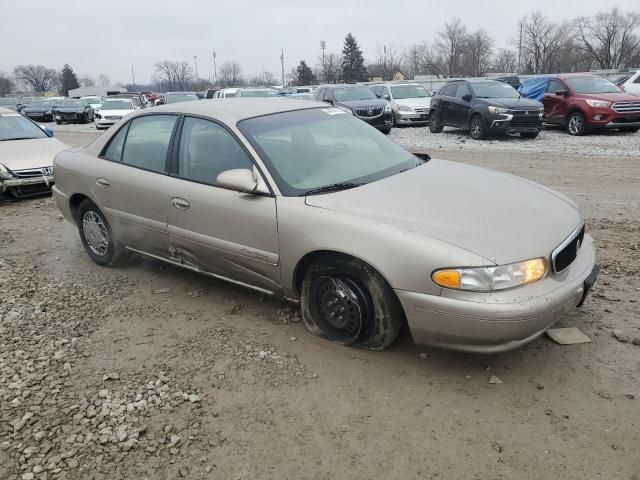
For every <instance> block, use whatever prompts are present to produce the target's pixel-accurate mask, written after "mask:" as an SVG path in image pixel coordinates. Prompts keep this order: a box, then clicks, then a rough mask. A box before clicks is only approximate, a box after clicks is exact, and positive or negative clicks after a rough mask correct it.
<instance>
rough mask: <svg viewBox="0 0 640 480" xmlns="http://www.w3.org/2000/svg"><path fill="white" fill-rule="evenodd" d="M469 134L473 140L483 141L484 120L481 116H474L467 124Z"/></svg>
mask: <svg viewBox="0 0 640 480" xmlns="http://www.w3.org/2000/svg"><path fill="white" fill-rule="evenodd" d="M469 134H470V135H471V138H473V139H474V140H484V139H485V138H486V137H487V132H486V128H485V126H484V118H482V116H481V115H474V116H473V117H471V122H469Z"/></svg>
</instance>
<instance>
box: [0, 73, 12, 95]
mask: <svg viewBox="0 0 640 480" xmlns="http://www.w3.org/2000/svg"><path fill="white" fill-rule="evenodd" d="M14 88H15V84H14V82H13V80H12V79H11V77H10V76H9V75H8V74H6V73H4V72H0V97H5V96H7V95H9V94H10V93H11V92H12V91H13V89H14Z"/></svg>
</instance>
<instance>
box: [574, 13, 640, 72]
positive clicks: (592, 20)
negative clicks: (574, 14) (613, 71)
mask: <svg viewBox="0 0 640 480" xmlns="http://www.w3.org/2000/svg"><path fill="white" fill-rule="evenodd" d="M575 23H576V29H577V36H578V45H579V48H580V50H581V51H582V52H584V54H585V56H586V57H587V58H589V59H592V60H593V61H594V62H596V64H597V66H598V67H599V68H603V69H609V68H621V67H628V66H632V65H631V63H630V62H631V61H632V59H633V57H634V55H637V53H638V49H640V36H639V35H638V30H639V29H640V14H638V13H635V12H628V13H622V12H621V11H620V9H619V8H618V7H613V8H612V9H611V10H609V11H608V12H599V13H598V14H597V15H596V16H595V17H580V18H578V19H577V20H576V22H575Z"/></svg>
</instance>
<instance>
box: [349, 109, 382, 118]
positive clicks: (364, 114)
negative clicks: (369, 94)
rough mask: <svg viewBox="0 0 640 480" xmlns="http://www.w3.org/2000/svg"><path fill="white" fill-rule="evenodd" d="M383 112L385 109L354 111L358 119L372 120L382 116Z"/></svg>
mask: <svg viewBox="0 0 640 480" xmlns="http://www.w3.org/2000/svg"><path fill="white" fill-rule="evenodd" d="M383 110H384V107H356V108H354V109H353V113H355V114H356V115H357V116H358V117H364V118H371V117H377V116H378V115H382V111H383Z"/></svg>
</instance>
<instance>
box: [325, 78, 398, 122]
mask: <svg viewBox="0 0 640 480" xmlns="http://www.w3.org/2000/svg"><path fill="white" fill-rule="evenodd" d="M313 99H314V100H318V101H321V102H327V103H330V104H331V105H333V106H335V107H338V108H342V109H343V110H348V111H349V112H351V113H353V115H355V116H356V117H358V118H359V119H360V120H364V121H365V122H367V123H368V124H369V125H372V126H374V127H376V128H377V129H378V130H380V131H381V132H382V133H384V134H387V133H389V132H390V131H391V127H392V126H393V114H392V112H391V105H389V102H388V101H387V100H383V99H380V98H377V97H376V96H375V95H374V93H373V92H372V91H371V90H370V89H369V88H367V87H365V86H364V85H348V84H336V85H321V86H320V87H318V88H317V89H316V90H314V92H313Z"/></svg>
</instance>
